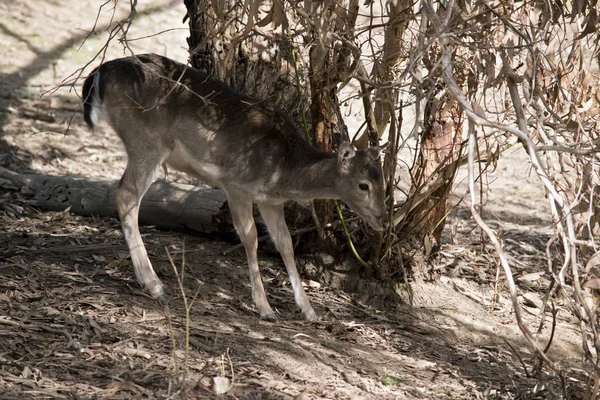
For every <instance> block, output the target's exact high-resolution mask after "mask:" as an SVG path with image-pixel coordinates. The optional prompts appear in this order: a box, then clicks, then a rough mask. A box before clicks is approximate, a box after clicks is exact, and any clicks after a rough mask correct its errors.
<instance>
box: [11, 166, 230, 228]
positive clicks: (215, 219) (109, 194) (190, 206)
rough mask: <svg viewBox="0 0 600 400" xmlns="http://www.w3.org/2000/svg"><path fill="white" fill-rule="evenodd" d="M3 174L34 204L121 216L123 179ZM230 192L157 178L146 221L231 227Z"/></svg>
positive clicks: (144, 207) (144, 208) (143, 215)
mask: <svg viewBox="0 0 600 400" xmlns="http://www.w3.org/2000/svg"><path fill="white" fill-rule="evenodd" d="M0 178H3V179H6V180H8V181H10V182H11V183H12V185H14V187H15V188H16V189H17V190H19V191H20V192H21V193H22V195H23V196H24V197H25V198H26V202H27V203H28V204H30V205H33V206H36V207H40V208H42V209H44V210H52V211H64V210H66V209H67V208H70V212H72V213H74V214H78V215H83V216H92V215H95V216H101V217H115V218H118V213H117V208H116V204H115V190H116V188H117V185H118V182H116V181H110V180H101V179H82V178H73V177H68V176H46V175H20V174H16V173H14V172H12V171H9V170H6V169H4V168H1V167H0ZM225 201H226V196H225V193H223V192H222V191H221V190H219V189H209V188H206V189H205V188H199V187H197V186H192V185H184V184H180V183H173V182H168V181H165V180H162V179H159V180H157V181H156V182H154V183H153V184H152V185H151V186H150V189H148V192H147V193H146V195H145V196H144V198H143V200H142V204H141V207H140V218H139V219H140V223H142V224H145V225H156V226H157V227H159V228H164V229H180V228H189V229H192V230H195V231H199V232H206V233H209V232H228V231H230V230H231V229H232V225H231V217H230V216H229V211H228V209H227V207H226V206H225Z"/></svg>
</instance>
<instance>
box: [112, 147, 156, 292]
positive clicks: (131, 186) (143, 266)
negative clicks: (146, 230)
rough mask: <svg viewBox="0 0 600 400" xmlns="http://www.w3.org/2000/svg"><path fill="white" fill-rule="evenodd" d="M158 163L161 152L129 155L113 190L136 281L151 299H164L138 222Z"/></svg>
mask: <svg viewBox="0 0 600 400" xmlns="http://www.w3.org/2000/svg"><path fill="white" fill-rule="evenodd" d="M160 165H161V157H160V155H158V156H154V157H153V156H152V155H149V154H144V157H131V156H130V157H129V159H128V161H127V168H126V169H125V173H124V174H123V177H122V178H121V181H120V182H119V187H118V189H117V191H116V203H117V211H118V212H119V218H120V219H121V225H122V227H123V235H124V236H125V241H126V242H127V246H128V247H129V253H130V254H131V262H132V263H133V268H134V270H135V276H136V278H137V281H138V283H139V284H140V285H141V286H142V288H144V289H145V290H146V291H147V292H148V293H150V295H151V296H152V297H153V298H155V299H158V300H160V301H166V300H167V296H166V294H165V292H164V289H163V285H162V283H161V281H160V279H158V276H156V273H155V272H154V269H153V268H152V264H151V263H150V259H149V258H148V253H147V252H146V247H145V246H144V242H143V241H142V236H141V235H140V229H139V225H138V215H139V211H140V203H141V202H142V197H144V194H145V193H146V191H147V190H148V188H149V187H150V185H151V184H152V182H153V181H154V179H155V178H156V176H157V174H158V170H159V168H160Z"/></svg>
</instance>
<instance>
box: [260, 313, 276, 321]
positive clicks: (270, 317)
mask: <svg viewBox="0 0 600 400" xmlns="http://www.w3.org/2000/svg"><path fill="white" fill-rule="evenodd" d="M260 317H261V318H262V319H264V320H265V321H277V319H278V318H277V315H275V314H273V313H269V314H265V315H261V316H260Z"/></svg>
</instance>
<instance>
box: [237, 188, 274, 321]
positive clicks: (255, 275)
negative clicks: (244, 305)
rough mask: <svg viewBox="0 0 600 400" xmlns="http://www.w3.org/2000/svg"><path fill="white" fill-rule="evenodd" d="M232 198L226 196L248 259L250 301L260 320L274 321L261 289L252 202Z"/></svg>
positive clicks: (262, 288)
mask: <svg viewBox="0 0 600 400" xmlns="http://www.w3.org/2000/svg"><path fill="white" fill-rule="evenodd" d="M231 197H232V196H229V195H228V196H227V199H228V200H227V201H228V203H229V209H230V210H231V216H232V217H233V225H234V226H235V229H236V231H237V233H238V235H239V237H240V239H241V241H242V243H243V244H244V248H245V249H246V258H247V259H248V268H249V270H250V271H249V272H250V285H251V286H252V300H254V304H255V305H256V308H257V309H258V312H259V313H260V316H261V318H264V319H267V320H275V319H277V317H276V316H275V313H274V312H273V310H272V309H271V306H270V305H269V301H268V300H267V295H266V294H265V288H264V287H263V283H262V279H261V277H260V270H259V269H258V258H257V255H256V250H257V248H258V237H257V234H256V225H255V223H254V216H253V215H252V202H249V201H246V200H245V199H240V200H237V199H236V200H234V199H232V198H231Z"/></svg>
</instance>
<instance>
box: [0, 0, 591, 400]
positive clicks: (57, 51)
mask: <svg viewBox="0 0 600 400" xmlns="http://www.w3.org/2000/svg"><path fill="white" fill-rule="evenodd" d="M82 4H84V5H85V6H82ZM101 4H102V2H101V1H74V0H64V1H51V2H50V1H49V2H31V1H29V2H27V1H24V0H15V1H12V2H10V4H6V2H5V3H0V15H1V16H2V19H0V74H1V75H0V166H3V167H5V168H8V169H10V170H13V171H15V172H19V173H39V174H50V175H76V176H85V177H103V178H111V179H118V178H119V177H120V174H121V173H122V170H123V168H124V165H125V160H126V156H125V153H124V151H123V148H122V146H121V144H120V143H119V141H118V140H117V138H116V136H115V135H114V134H113V133H112V132H110V131H108V130H101V131H99V132H96V133H94V134H92V133H91V132H89V131H88V130H87V129H86V127H85V126H84V123H83V120H82V117H81V110H80V107H79V98H78V97H77V94H76V93H75V92H74V91H72V90H69V88H68V87H63V88H60V89H59V90H57V91H54V92H52V93H51V94H47V95H45V96H43V97H40V95H41V94H42V93H45V92H46V91H47V90H48V89H51V88H53V87H55V86H56V85H59V84H60V83H61V82H62V81H63V79H65V78H66V77H69V76H71V74H73V73H74V72H76V71H77V69H78V68H81V67H83V66H84V65H86V64H87V62H88V61H89V60H90V59H91V58H92V57H93V55H94V54H96V52H98V51H99V50H100V48H101V46H102V45H103V43H104V42H105V40H106V35H107V33H106V27H107V26H108V23H109V21H110V18H111V9H110V4H109V5H106V6H105V7H104V9H103V11H102V13H101V15H100V18H99V19H98V22H97V24H96V30H95V32H96V33H94V34H92V35H90V38H89V40H88V41H86V42H85V43H84V44H83V45H82V43H83V40H84V38H86V37H87V36H88V35H89V32H90V31H91V30H92V27H93V26H94V20H95V18H96V13H97V9H98V7H99V6H100V5H101ZM126 6H127V4H125V3H123V4H120V5H119V7H118V8H117V10H116V12H117V17H119V18H122V17H123V16H124V15H126V14H127V7H126ZM137 11H138V16H137V17H136V20H135V22H134V24H133V26H132V27H131V30H130V33H129V37H130V38H134V37H144V36H148V35H152V34H154V33H159V32H163V33H161V34H160V35H158V36H152V37H150V38H148V39H143V40H139V41H135V42H132V44H131V46H132V49H133V50H134V51H135V52H149V51H151V52H156V53H159V54H164V55H167V56H169V57H172V58H175V59H178V60H180V61H185V59H186V48H185V46H186V42H185V37H186V36H187V34H186V26H185V25H184V24H182V23H181V19H182V18H183V16H184V6H183V4H182V2H181V1H175V0H172V1H167V0H160V1H149V2H140V4H139V6H138V10H137ZM32 27H33V28H32ZM122 54H123V50H122V48H120V47H119V45H118V44H117V43H116V42H115V44H114V45H113V47H111V49H110V51H109V52H108V57H109V58H113V57H118V56H120V55H122ZM94 65H96V64H94ZM88 70H89V69H88ZM75 88H76V89H78V86H75ZM67 126H69V127H70V128H69V132H68V133H67V134H66V135H65V129H66V127H67ZM529 175H530V171H529V167H528V164H527V162H526V160H525V158H524V156H523V152H522V150H518V149H515V150H511V151H509V152H507V153H506V154H505V157H504V158H503V159H502V160H501V161H500V163H499V166H498V168H497V169H496V171H495V172H494V173H492V174H491V175H490V177H489V182H488V183H489V191H488V192H487V193H488V194H487V196H486V207H485V209H484V215H485V217H486V218H487V220H488V222H489V223H490V225H491V226H492V227H493V228H494V229H496V230H497V231H498V232H500V234H501V236H502V238H503V242H504V245H505V250H506V251H507V253H508V254H509V255H510V257H511V261H512V262H513V268H514V273H515V275H516V278H517V283H518V284H519V290H520V295H521V301H522V303H523V304H524V306H525V316H526V320H527V322H528V323H529V324H530V328H531V329H532V330H536V329H537V327H538V326H539V323H540V317H539V316H538V313H539V308H537V306H536V301H537V300H539V299H540V298H541V297H542V296H543V294H544V291H545V289H546V288H547V286H548V279H546V278H547V277H544V276H541V277H540V276H538V277H537V278H536V279H532V278H531V275H530V274H529V273H530V272H534V271H540V270H543V269H544V268H542V267H540V265H545V262H546V261H545V259H544V246H545V243H546V241H547V240H548V238H549V236H550V235H551V234H552V231H551V222H550V220H549V219H548V217H547V216H548V212H547V209H548V206H547V202H546V201H545V199H544V196H543V192H542V191H541V189H540V185H539V183H538V182H537V181H536V179H535V178H532V177H530V176H529ZM464 176H465V174H464V173H461V177H460V179H459V182H458V183H457V191H456V194H455V196H454V198H453V200H454V203H455V204H456V208H455V209H454V211H453V212H452V214H451V216H450V220H449V225H448V229H447V230H446V233H445V236H444V240H445V243H444V245H443V247H442V252H441V255H440V257H439V258H438V259H437V260H436V262H435V263H434V264H433V265H432V266H431V270H432V271H433V274H432V276H434V277H435V279H433V280H432V281H431V282H421V283H415V284H414V285H413V296H414V304H413V307H409V306H407V305H403V304H400V303H399V302H398V300H397V298H394V297H393V296H389V295H388V296H381V295H375V294H374V292H369V291H367V290H366V289H365V291H364V292H361V293H345V292H342V291H339V290H334V289H330V288H328V287H327V286H326V285H320V286H318V287H313V288H308V294H309V297H310V298H311V301H312V303H313V305H314V306H315V309H316V311H317V313H319V314H320V315H321V316H322V318H323V319H322V321H321V322H318V323H314V324H310V323H306V322H303V321H302V320H301V319H300V315H299V314H298V313H297V311H296V307H295V305H294V301H293V295H292V291H291V289H290V287H289V282H288V280H287V276H286V275H285V273H284V269H283V266H282V263H281V261H280V259H279V258H278V256H277V254H276V253H274V252H272V251H271V250H269V249H268V248H265V249H263V250H262V251H261V252H260V254H259V258H260V260H261V261H260V263H261V268H262V270H263V278H264V279H265V281H266V288H267V291H268V295H269V298H270V301H271V305H272V306H273V307H274V308H275V309H276V310H277V312H278V313H279V315H280V320H279V321H277V322H266V321H261V320H260V319H259V318H258V315H257V314H256V312H255V310H254V307H253V305H252V299H251V296H250V288H249V284H248V279H247V272H246V262H245V256H244V254H243V252H242V251H236V252H233V253H230V254H229V255H227V256H223V251H225V250H227V249H229V248H230V247H232V246H234V245H235V242H231V241H219V240H216V239H215V238H212V237H204V236H194V235H190V234H187V233H185V232H166V231H159V230H156V229H155V228H153V227H143V228H142V234H143V237H144V241H145V243H146V245H147V247H148V250H149V253H150V256H151V259H152V262H153V263H154V266H155V269H156V270H157V273H158V274H159V276H160V277H161V279H162V280H163V282H164V283H166V284H167V285H168V286H169V287H170V288H171V292H172V300H171V302H170V305H169V308H168V309H164V308H163V307H161V306H160V305H158V304H157V303H156V302H154V301H152V300H151V299H149V298H147V296H145V295H144V294H143V293H141V292H140V290H139V288H138V286H137V284H136V282H135V277H134V274H133V271H132V268H131V266H130V263H129V260H128V253H127V250H126V247H125V245H124V241H123V239H122V236H121V231H120V224H119V222H118V221H116V220H114V219H110V218H103V219H100V218H84V217H79V216H74V215H71V214H69V213H68V212H45V211H43V210H38V209H36V208H33V207H31V206H29V205H27V204H26V202H25V201H24V200H23V199H22V198H21V197H20V196H19V195H17V194H16V193H15V191H14V190H11V189H10V188H9V187H8V188H7V186H10V185H7V184H6V182H2V183H3V185H2V186H0V211H2V213H1V215H0V221H1V222H0V277H1V278H2V279H0V398H19V399H22V398H67V397H68V398H102V399H105V398H115V399H118V398H181V397H187V398H214V397H215V394H214V390H215V386H214V384H215V382H216V381H217V380H218V378H221V377H222V378H227V379H228V381H229V382H230V383H231V382H233V386H232V388H231V389H230V390H229V391H228V393H227V394H226V395H224V398H239V399H321V398H327V399H430V398H436V399H446V398H447V399H457V398H460V399H480V398H497V399H512V398H554V397H555V396H556V395H557V394H558V392H557V391H556V390H557V386H556V380H553V379H552V376H550V375H548V374H547V372H542V373H539V374H538V378H539V379H540V380H541V381H542V382H544V384H543V385H539V384H538V383H539V381H538V380H537V379H534V378H532V376H534V375H535V373H532V372H531V371H532V368H533V367H534V365H535V360H534V358H533V357H532V354H531V350H530V349H529V348H528V347H527V346H526V344H525V343H524V340H523V338H522V335H521V334H520V333H519V331H518V328H517V326H516V322H515V319H514V316H513V313H512V310H511V306H510V303H509V301H508V294H507V291H506V285H505V282H504V281H503V279H502V278H501V279H500V282H499V284H498V289H497V290H498V295H499V299H498V300H497V301H496V302H493V301H492V299H493V294H494V282H495V281H496V267H497V265H496V264H497V263H496V258H495V256H494V254H493V251H492V250H491V248H490V247H489V246H487V245H484V244H482V242H481V235H480V232H479V230H478V229H477V228H475V226H474V224H473V222H472V221H471V220H470V218H469V214H468V208H467V206H466V204H465V203H464V201H463V200H464V193H465V184H464V182H463V180H464ZM175 179H181V180H184V181H188V182H189V180H187V178H185V177H183V176H181V175H177V174H176V175H175ZM2 188H4V189H2ZM167 252H168V254H171V255H173V256H174V258H175V263H176V264H177V266H179V267H180V266H181V263H182V259H183V256H182V255H183V254H185V264H186V275H185V280H184V282H183V288H184V293H185V294H186V297H187V299H188V300H191V299H192V298H194V295H195V294H196V293H197V297H196V298H195V300H194V303H193V307H191V310H190V317H189V319H187V320H186V311H185V307H184V302H183V296H182V294H181V293H180V291H178V290H177V287H178V284H177V279H176V275H175V273H174V271H173V268H172V266H171V264H170V262H169V259H168V256H167ZM339 261H341V260H336V261H335V262H339ZM369 287H371V286H369V284H365V288H369ZM538 304H539V303H538ZM556 305H557V307H558V309H559V310H561V311H560V312H559V313H558V319H557V329H556V333H555V337H554V340H553V342H552V346H551V347H550V351H549V353H550V355H551V356H552V357H554V358H555V359H556V360H557V361H560V362H561V363H562V364H563V365H564V366H566V367H567V369H568V367H569V366H573V367H574V368H575V367H577V366H578V365H580V364H579V363H580V358H581V355H580V351H579V349H580V342H579V340H580V333H579V332H578V331H577V329H576V325H575V324H574V320H573V319H572V316H571V315H570V314H569V313H568V312H567V311H565V310H563V309H562V305H561V304H560V301H558V302H557V303H556ZM186 321H187V322H188V323H189V326H187V327H186ZM544 322H545V323H544V325H543V328H542V329H541V330H540V332H539V334H538V337H539V340H540V343H541V344H542V346H543V345H545V344H546V341H547V338H548V337H549V335H550V327H551V325H552V323H551V322H552V321H551V320H550V319H549V317H546V318H545V320H544ZM186 332H188V334H187V335H186ZM186 336H187V337H188V338H189V346H188V347H187V349H188V351H187V352H186ZM569 376H570V377H571V378H572V379H571V380H569V383H568V388H569V390H571V392H572V393H573V396H574V397H573V398H578V397H577V396H578V393H579V392H578V388H579V387H580V382H579V381H577V380H576V378H578V375H577V371H576V370H570V375H569ZM182 382H185V384H182ZM182 388H183V389H185V390H183V389H182ZM182 390H183V391H182Z"/></svg>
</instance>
